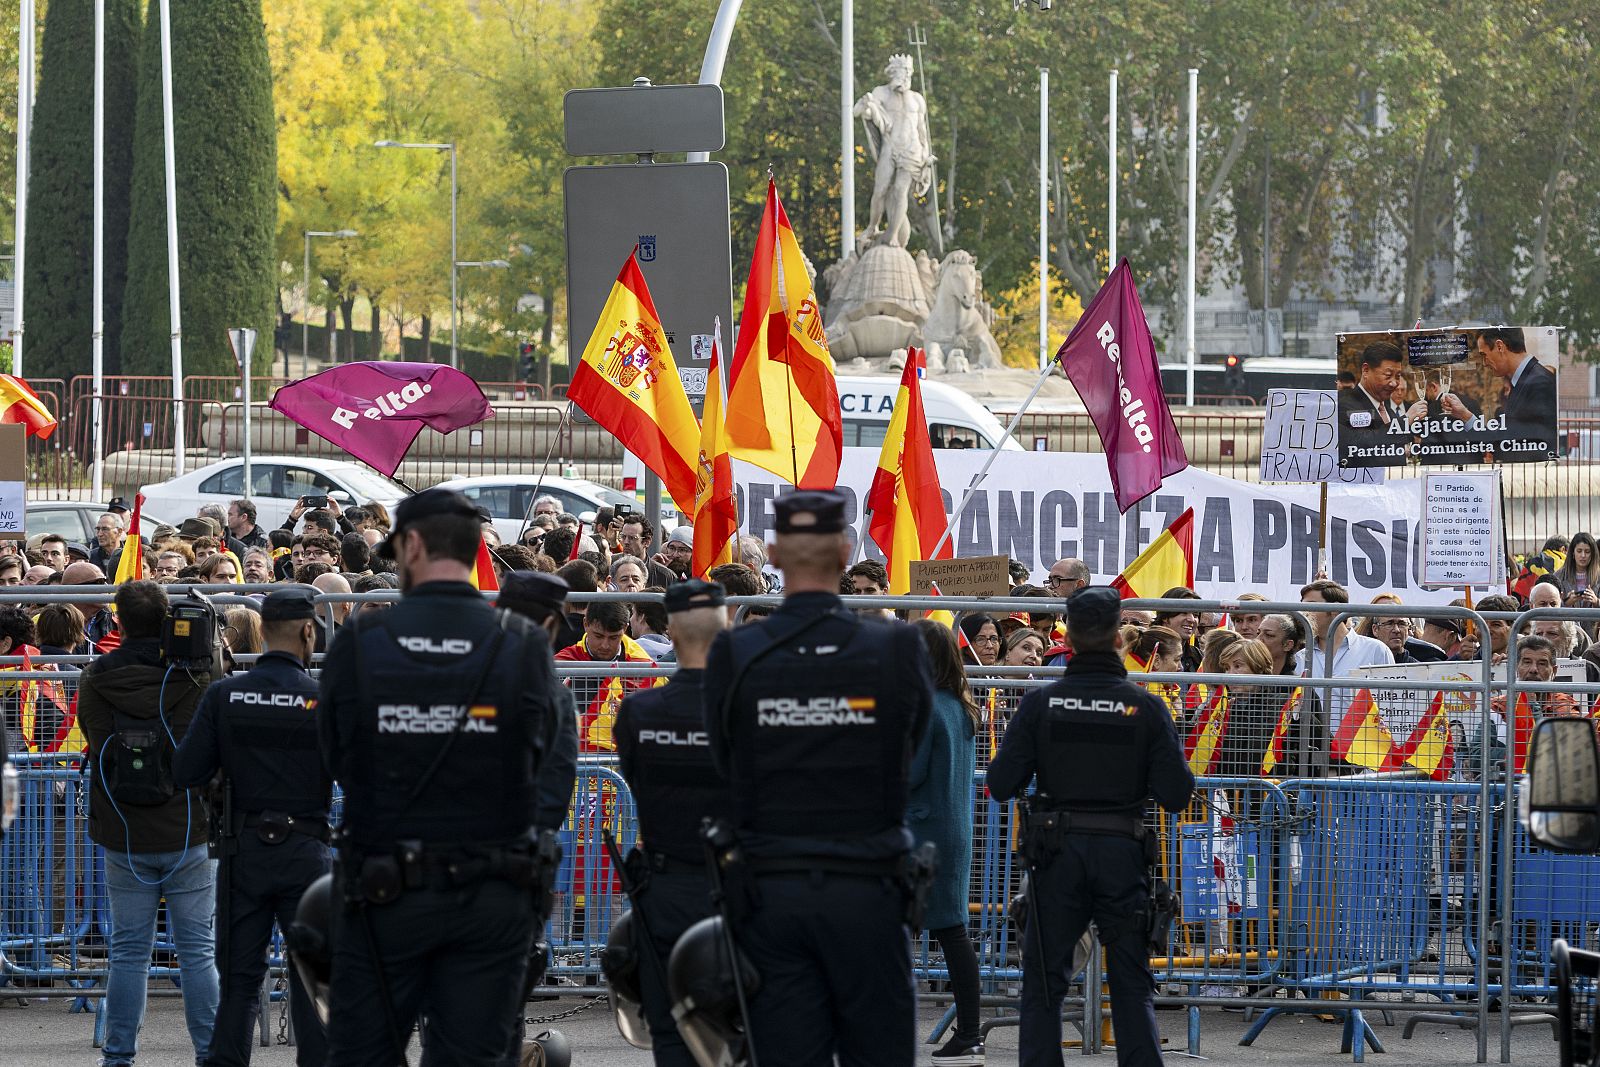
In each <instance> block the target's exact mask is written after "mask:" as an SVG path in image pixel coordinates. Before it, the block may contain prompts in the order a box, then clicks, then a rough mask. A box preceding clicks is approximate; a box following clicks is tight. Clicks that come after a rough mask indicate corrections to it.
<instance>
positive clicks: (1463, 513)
mask: <svg viewBox="0 0 1600 1067" xmlns="http://www.w3.org/2000/svg"><path fill="white" fill-rule="evenodd" d="M1499 478H1500V473H1499V472H1498V471H1495V472H1493V473H1490V474H1463V473H1460V472H1457V473H1455V474H1430V475H1428V476H1427V477H1426V478H1425V479H1423V488H1422V584H1423V585H1433V586H1454V587H1458V588H1459V587H1462V586H1469V585H1488V584H1491V583H1493V582H1494V580H1495V578H1496V576H1497V574H1502V573H1503V571H1501V570H1500V569H1499V568H1497V567H1496V565H1495V563H1496V561H1495V556H1496V555H1497V554H1499V553H1498V552H1497V548H1496V546H1497V545H1498V544H1499V543H1500V536H1499V534H1500V490H1499V484H1498V483H1499Z"/></svg>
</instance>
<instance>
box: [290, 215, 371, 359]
mask: <svg viewBox="0 0 1600 1067" xmlns="http://www.w3.org/2000/svg"><path fill="white" fill-rule="evenodd" d="M304 233H305V239H306V263H305V280H304V284H305V294H306V297H305V299H306V306H305V309H304V310H303V311H302V312H301V313H300V377H302V378H305V377H309V376H310V374H311V239H312V238H313V237H334V238H338V239H339V240H341V241H342V240H344V239H345V238H347V237H360V236H361V234H360V233H359V232H357V231H355V230H305V231H304ZM283 376H284V377H285V378H287V377H288V376H289V353H288V352H287V351H285V352H284V354H283Z"/></svg>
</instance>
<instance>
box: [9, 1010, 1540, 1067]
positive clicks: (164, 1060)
mask: <svg viewBox="0 0 1600 1067" xmlns="http://www.w3.org/2000/svg"><path fill="white" fill-rule="evenodd" d="M574 1003H575V1002H573V1001H564V1002H560V1003H558V1004H556V1005H549V1003H548V1002H546V1004H545V1005H540V1004H535V1005H533V1006H532V1007H534V1008H536V1009H540V1010H543V1011H554V1010H556V1008H558V1007H571V1006H572V1005H573V1004H574ZM67 1007H68V1006H67V1002H65V1001H61V1000H51V1001H43V1000H32V1001H27V1002H21V1001H18V1000H16V999H9V1000H3V1001H0V1062H3V1063H4V1064H5V1065H6V1067H55V1065H58V1064H82V1065H85V1067H87V1065H90V1064H93V1063H95V1062H96V1060H95V1050H94V1049H93V1047H92V1045H91V1039H92V1037H93V1032H94V1031H93V1017H92V1016H90V1015H86V1014H71V1013H69V1012H68V1010H67ZM939 1014H940V1012H939V1009H938V1008H937V1007H935V1006H932V1005H929V1006H927V1007H925V1008H924V1009H923V1011H922V1030H923V1032H924V1033H926V1032H927V1031H929V1030H931V1029H932V1027H933V1025H934V1023H935V1021H936V1020H937V1019H938V1017H939ZM1159 1019H1160V1022H1161V1027H1162V1031H1163V1033H1164V1034H1165V1035H1166V1037H1167V1044H1168V1047H1169V1049H1170V1050H1173V1051H1174V1052H1181V1050H1182V1049H1183V1048H1184V1047H1185V1019H1186V1016H1185V1013H1184V1012H1182V1011H1166V1012H1161V1013H1159ZM1404 1021H1405V1016H1404V1015H1403V1014H1397V1015H1396V1016H1395V1025H1393V1026H1389V1025H1386V1024H1385V1023H1384V1021H1383V1020H1382V1019H1381V1018H1374V1019H1372V1023H1373V1026H1374V1027H1375V1028H1376V1032H1377V1036H1378V1040H1379V1041H1381V1042H1383V1044H1384V1046H1385V1047H1386V1049H1387V1050H1388V1054H1387V1055H1385V1056H1381V1057H1380V1056H1377V1055H1376V1054H1373V1053H1371V1052H1369V1056H1372V1057H1373V1058H1372V1060H1371V1062H1373V1063H1375V1064H1379V1065H1381V1067H1401V1065H1403V1064H1426V1065H1430V1067H1431V1065H1435V1064H1469V1063H1473V1062H1475V1060H1476V1055H1477V1047H1476V1038H1475V1036H1474V1035H1473V1033H1472V1032H1471V1031H1467V1030H1457V1029H1454V1028H1450V1027H1441V1026H1423V1027H1420V1028H1419V1029H1418V1031H1417V1034H1416V1036H1415V1037H1414V1038H1413V1039H1412V1040H1410V1041H1405V1040H1402V1038H1401V1029H1402V1027H1403V1025H1404ZM274 1025H276V1020H274ZM557 1025H559V1026H560V1028H561V1029H562V1031H563V1032H564V1033H565V1034H566V1035H567V1037H568V1039H569V1040H570V1041H571V1042H572V1045H573V1047H574V1049H575V1050H576V1056H575V1059H574V1064H575V1067H649V1064H650V1057H649V1054H648V1053H645V1052H640V1051H637V1050H635V1049H633V1048H630V1047H629V1046H628V1045H627V1044H626V1043H624V1042H623V1040H622V1038H620V1037H619V1036H618V1035H617V1031H616V1028H615V1027H614V1026H613V1025H612V1024H611V1018H610V1016H609V1014H607V1013H606V1012H605V1006H604V1004H603V1003H602V1004H599V1005H596V1006H595V1007H594V1008H591V1009H590V1010H588V1011H586V1012H584V1013H582V1014H580V1015H578V1016H576V1017H574V1018H571V1019H566V1020H563V1021H562V1022H560V1023H559V1024H557ZM1244 1028H1245V1021H1244V1017H1243V1015H1242V1014H1239V1013H1235V1012H1225V1011H1223V1010H1221V1009H1217V1008H1210V1009H1206V1010H1205V1011H1203V1012H1202V1014H1201V1047H1200V1052H1201V1054H1202V1056H1203V1057H1204V1058H1206V1059H1209V1060H1210V1061H1212V1062H1213V1063H1216V1064H1219V1065H1224V1067H1232V1065H1239V1067H1253V1065H1258V1064H1271V1065H1273V1067H1300V1065H1304V1067H1313V1065H1315V1067H1322V1065H1325V1064H1337V1063H1340V1062H1348V1057H1344V1056H1341V1055H1340V1054H1339V1036H1340V1030H1341V1027H1340V1026H1338V1025H1336V1024H1332V1023H1325V1022H1321V1021H1318V1020H1317V1019H1315V1018H1312V1017H1309V1016H1284V1017H1280V1018H1279V1019H1278V1020H1276V1021H1275V1022H1274V1023H1273V1024H1272V1025H1271V1026H1269V1027H1268V1028H1267V1030H1266V1032H1265V1033H1264V1034H1262V1036H1261V1038H1260V1039H1259V1040H1258V1041H1257V1042H1256V1044H1255V1045H1254V1046H1252V1047H1250V1048H1243V1047H1241V1046H1240V1045H1239V1044H1238V1039H1239V1035H1240V1034H1241V1033H1243V1031H1244ZM926 1048H928V1049H931V1048H932V1046H926ZM1499 1051H1500V1039H1499V1034H1498V1031H1495V1032H1492V1033H1491V1039H1490V1048H1489V1062H1491V1063H1498V1062H1499V1058H1500V1056H1499ZM1073 1055H1075V1053H1074V1052H1072V1051H1069V1052H1068V1059H1067V1063H1068V1064H1069V1065H1070V1064H1072V1063H1073V1062H1074V1061H1073V1059H1072V1058H1071V1057H1072V1056H1073ZM191 1057H192V1052H191V1050H190V1046H189V1042H188V1036H187V1034H186V1033H185V1031H184V1028H183V1012H182V1006H181V1004H180V1003H179V1002H178V1001H177V1000H176V999H167V998H163V999H153V1000H151V1002H150V1010H149V1014H148V1015H147V1016H146V1020H145V1029H144V1033H143V1035H142V1040H141V1052H140V1057H139V1063H140V1064H141V1065H152V1067H153V1065H161V1067H167V1065H171V1067H186V1065H187V1064H188V1063H190V1062H192V1059H191ZM1172 1059H1173V1060H1174V1062H1175V1063H1179V1062H1182V1061H1183V1059H1184V1057H1183V1056H1182V1055H1179V1054H1174V1055H1173V1056H1172ZM1556 1059H1557V1057H1556V1046H1555V1044H1554V1042H1553V1041H1552V1040H1551V1038H1550V1029H1549V1027H1547V1026H1520V1027H1517V1028H1516V1029H1515V1031H1514V1037H1513V1041H1512V1062H1514V1063H1517V1064H1552V1065H1553V1064H1555V1062H1556ZM253 1062H254V1063H256V1064H261V1065H264V1067H293V1064H294V1058H293V1050H292V1049H290V1048H289V1047H287V1046H284V1045H273V1046H271V1047H268V1048H259V1047H258V1048H256V1049H255V1056H254V1060H253ZM413 1062H415V1057H414V1056H413ZM923 1062H926V1058H925V1057H923ZM1016 1062H1017V1056H1016V1031H1015V1030H1014V1029H998V1030H996V1031H995V1032H994V1034H993V1035H992V1037H991V1039H990V1043H989V1063H990V1064H993V1065H995V1067H1011V1065H1013V1064H1015V1063H1016ZM1098 1062H1100V1063H1104V1064H1110V1063H1113V1062H1114V1061H1113V1060H1112V1059H1111V1056H1110V1054H1109V1053H1108V1054H1107V1055H1106V1056H1104V1057H1102V1058H1101V1059H1099V1060H1098Z"/></svg>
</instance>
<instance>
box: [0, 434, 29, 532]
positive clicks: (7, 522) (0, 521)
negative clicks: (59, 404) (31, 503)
mask: <svg viewBox="0 0 1600 1067" xmlns="http://www.w3.org/2000/svg"><path fill="white" fill-rule="evenodd" d="M27 441H28V437H27V431H26V430H25V429H24V428H23V427H22V426H21V425H20V424H16V423H6V424H4V425H0V540H4V541H20V540H22V539H23V538H25V537H26V536H27V534H26V533H25V527H26V518H27V490H26V487H27V484H28V451H27V447H28V446H27Z"/></svg>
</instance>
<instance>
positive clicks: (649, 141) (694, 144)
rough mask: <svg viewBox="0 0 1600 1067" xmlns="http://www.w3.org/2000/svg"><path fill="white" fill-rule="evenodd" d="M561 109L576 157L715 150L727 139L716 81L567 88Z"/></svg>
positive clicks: (568, 137) (567, 134) (569, 142)
mask: <svg viewBox="0 0 1600 1067" xmlns="http://www.w3.org/2000/svg"><path fill="white" fill-rule="evenodd" d="M562 110H563V112H564V113H565V115H566V139H567V152H568V154H570V155H574V156H621V155H635V154H641V153H652V152H657V153H659V152H715V151H717V150H718V149H720V148H721V147H722V143H723V140H724V139H725V137H724V133H723V127H722V86H720V85H627V86H621V87H615V88H602V89H570V90H568V91H567V95H566V99H565V100H564V101H563V102H562Z"/></svg>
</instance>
